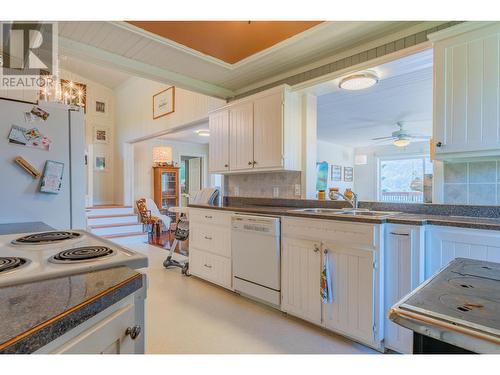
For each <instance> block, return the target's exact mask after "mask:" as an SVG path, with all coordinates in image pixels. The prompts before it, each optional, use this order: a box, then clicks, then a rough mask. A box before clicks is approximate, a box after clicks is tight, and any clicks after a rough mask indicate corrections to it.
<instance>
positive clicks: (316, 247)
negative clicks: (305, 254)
mask: <svg viewBox="0 0 500 375" xmlns="http://www.w3.org/2000/svg"><path fill="white" fill-rule="evenodd" d="M313 250H314V252H315V253H317V252H318V251H319V246H318V245H314V249H313Z"/></svg>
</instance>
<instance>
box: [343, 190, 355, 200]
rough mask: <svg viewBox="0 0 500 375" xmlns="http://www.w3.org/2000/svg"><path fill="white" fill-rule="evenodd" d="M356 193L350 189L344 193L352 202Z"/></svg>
mask: <svg viewBox="0 0 500 375" xmlns="http://www.w3.org/2000/svg"><path fill="white" fill-rule="evenodd" d="M353 195H354V193H353V192H352V190H351V189H349V188H346V189H345V191H344V197H346V198H347V199H349V200H351V199H352V197H353Z"/></svg>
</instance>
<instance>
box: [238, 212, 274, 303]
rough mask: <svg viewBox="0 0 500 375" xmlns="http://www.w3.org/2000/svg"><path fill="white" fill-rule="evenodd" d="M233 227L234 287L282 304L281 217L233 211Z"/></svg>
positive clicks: (268, 301)
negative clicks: (234, 212) (235, 212)
mask: <svg viewBox="0 0 500 375" xmlns="http://www.w3.org/2000/svg"><path fill="white" fill-rule="evenodd" d="M231 228H232V229H231V247H232V258H233V287H234V290H235V291H237V292H240V293H241V294H243V295H246V296H249V297H253V298H255V299H257V300H260V301H262V302H266V303H269V304H271V305H274V306H280V302H281V299H280V289H281V285H280V280H281V278H280V273H281V272H280V267H281V266H280V263H281V262H280V258H281V247H280V218H278V217H269V216H254V215H243V214H234V215H233V216H232V218H231Z"/></svg>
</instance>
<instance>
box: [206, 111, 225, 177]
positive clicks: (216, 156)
mask: <svg viewBox="0 0 500 375" xmlns="http://www.w3.org/2000/svg"><path fill="white" fill-rule="evenodd" d="M209 126H210V142H209V145H208V147H209V149H210V158H209V159H208V163H209V166H208V168H209V169H210V171H213V172H227V171H229V142H228V139H229V110H227V109H225V110H222V111H218V112H216V113H213V114H212V115H210V120H209Z"/></svg>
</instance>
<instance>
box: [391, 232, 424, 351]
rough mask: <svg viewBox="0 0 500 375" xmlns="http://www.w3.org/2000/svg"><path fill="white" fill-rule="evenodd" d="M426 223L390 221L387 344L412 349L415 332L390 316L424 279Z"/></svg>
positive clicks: (398, 348)
mask: <svg viewBox="0 0 500 375" xmlns="http://www.w3.org/2000/svg"><path fill="white" fill-rule="evenodd" d="M423 246H424V227H415V226H408V225H396V224H390V225H388V226H387V227H386V234H385V252H384V259H385V277H384V284H385V287H384V290H385V293H384V300H385V314H384V315H385V324H384V331H385V334H384V346H385V347H386V348H388V349H392V350H394V351H396V352H398V353H405V354H409V353H413V332H412V331H410V330H409V329H406V328H403V327H401V326H400V325H398V324H396V323H393V322H392V321H391V320H389V319H388V313H389V310H390V308H391V307H392V306H393V305H394V304H395V303H396V302H398V301H399V300H400V299H401V298H403V297H404V296H405V295H407V294H408V293H410V292H411V291H412V290H413V289H415V288H416V287H417V286H418V285H419V284H420V283H421V282H422V281H423Z"/></svg>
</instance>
